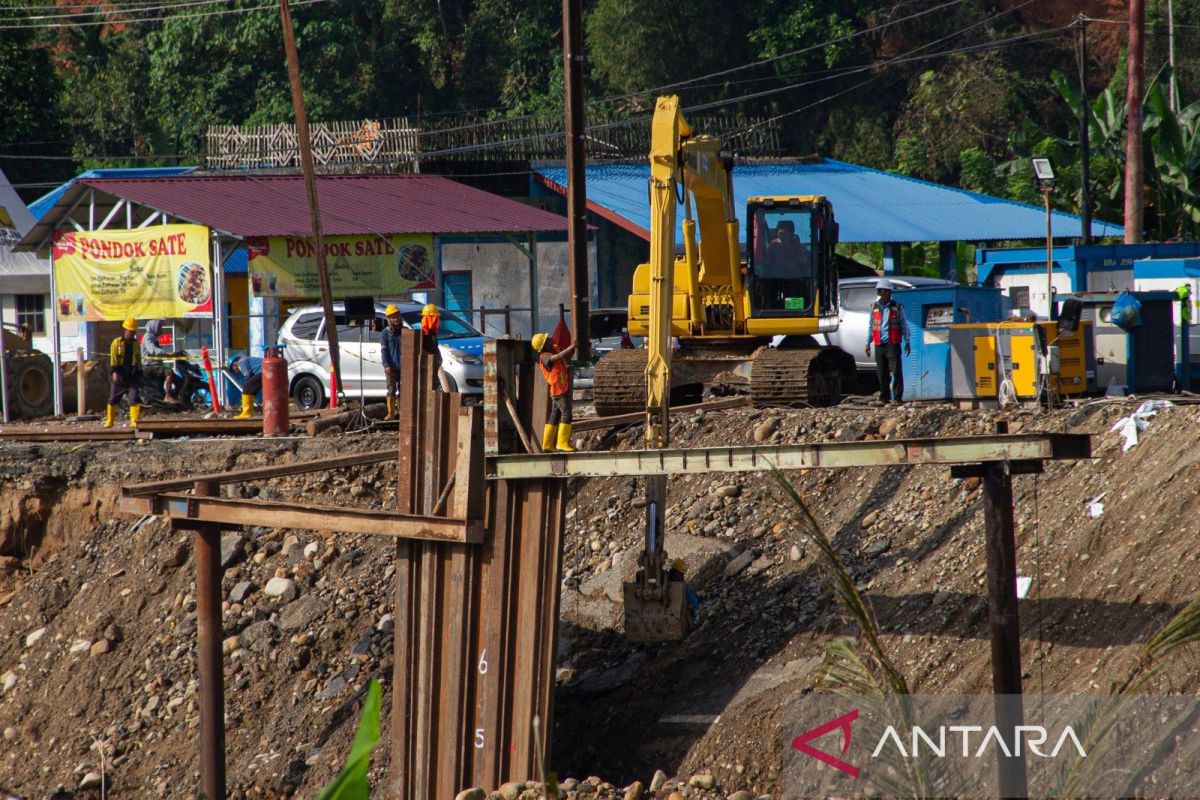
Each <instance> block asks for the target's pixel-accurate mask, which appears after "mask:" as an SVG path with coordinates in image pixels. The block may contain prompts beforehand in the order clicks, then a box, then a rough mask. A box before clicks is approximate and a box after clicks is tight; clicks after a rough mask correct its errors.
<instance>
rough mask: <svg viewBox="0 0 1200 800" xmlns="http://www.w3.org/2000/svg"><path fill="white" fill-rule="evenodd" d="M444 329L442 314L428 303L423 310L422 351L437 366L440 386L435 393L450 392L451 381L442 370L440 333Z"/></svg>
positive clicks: (436, 387) (435, 389)
mask: <svg viewBox="0 0 1200 800" xmlns="http://www.w3.org/2000/svg"><path fill="white" fill-rule="evenodd" d="M441 327H442V312H441V309H439V308H438V307H437V306H435V305H434V304H433V303H426V304H425V307H424V308H422V309H421V333H422V336H421V351H422V352H423V353H425V355H427V356H429V357H430V358H432V359H433V363H434V364H436V365H437V379H438V385H437V386H435V387H434V389H433V390H434V391H435V392H436V391H438V390H439V389H440V390H441V391H443V392H446V393H449V392H450V379H449V376H448V375H446V373H445V371H444V370H443V369H442V351H441V349H440V348H439V347H438V331H439V330H441Z"/></svg>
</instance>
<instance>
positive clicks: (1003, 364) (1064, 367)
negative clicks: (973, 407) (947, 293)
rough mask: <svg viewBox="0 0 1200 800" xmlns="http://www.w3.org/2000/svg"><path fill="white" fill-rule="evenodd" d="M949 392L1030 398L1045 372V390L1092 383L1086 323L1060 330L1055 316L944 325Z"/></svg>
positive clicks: (1086, 388)
mask: <svg viewBox="0 0 1200 800" xmlns="http://www.w3.org/2000/svg"><path fill="white" fill-rule="evenodd" d="M949 328H950V362H951V363H950V376H951V392H952V396H953V397H954V398H955V399H960V400H967V399H970V400H1000V399H1002V398H1013V399H1017V400H1032V399H1034V398H1036V397H1038V395H1039V393H1040V391H1041V387H1042V384H1043V381H1042V379H1041V376H1043V375H1045V376H1046V378H1047V381H1046V382H1047V384H1048V387H1049V390H1050V393H1051V395H1057V396H1060V397H1061V396H1070V395H1083V394H1087V393H1088V392H1090V391H1092V390H1093V389H1095V382H1096V355H1095V351H1094V349H1093V346H1092V336H1091V323H1090V322H1080V323H1079V327H1078V328H1076V329H1075V330H1074V331H1072V332H1071V333H1060V332H1059V330H1058V323H1057V322H1029V321H1025V320H1015V321H1012V322H985V323H963V324H956V325H950V326H949Z"/></svg>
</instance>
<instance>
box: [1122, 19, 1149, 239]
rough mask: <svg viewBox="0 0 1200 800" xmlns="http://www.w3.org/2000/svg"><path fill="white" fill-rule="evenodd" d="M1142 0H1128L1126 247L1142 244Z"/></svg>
mask: <svg viewBox="0 0 1200 800" xmlns="http://www.w3.org/2000/svg"><path fill="white" fill-rule="evenodd" d="M1145 26H1146V5H1145V0H1129V62H1128V65H1129V77H1128V85H1127V86H1126V89H1125V106H1126V117H1125V120H1126V122H1125V243H1126V244H1137V243H1138V242H1140V241H1142V214H1143V211H1144V202H1143V200H1144V198H1143V192H1144V188H1143V187H1144V185H1145V180H1144V178H1143V176H1142V94H1143V92H1142V55H1143V49H1144V47H1143V34H1144V32H1145Z"/></svg>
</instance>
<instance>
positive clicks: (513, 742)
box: [387, 332, 565, 800]
mask: <svg viewBox="0 0 1200 800" xmlns="http://www.w3.org/2000/svg"><path fill="white" fill-rule="evenodd" d="M402 336H403V337H404V338H402V344H401V371H402V372H403V373H404V375H405V378H404V379H403V380H402V381H401V395H400V404H399V408H400V419H401V422H400V440H399V445H400V454H401V457H400V462H399V469H398V475H397V481H398V486H397V489H398V494H397V497H398V503H397V505H398V508H399V510H401V511H407V512H410V513H420V512H429V511H431V510H432V509H433V508H434V507H435V506H436V505H437V504H438V503H439V501H440V500H441V497H442V495H443V493H446V496H447V500H446V502H447V505H448V509H447V510H448V512H450V513H453V514H455V515H458V514H460V513H463V512H462V511H461V509H464V508H465V509H468V512H467V513H470V511H469V510H470V509H472V508H483V509H485V511H486V516H485V518H484V520H483V524H484V527H485V534H484V538H483V541H482V543H481V545H479V546H472V545H467V544H450V543H444V542H429V541H425V542H421V541H410V540H401V541H399V542H398V543H397V551H396V555H397V559H398V563H397V565H396V608H395V611H394V614H395V619H396V631H395V635H394V645H393V646H394V648H395V651H394V662H393V681H394V684H393V686H394V689H393V692H392V697H393V707H392V728H391V731H392V732H391V737H392V738H391V748H392V753H391V761H390V774H389V776H388V780H387V789H388V796H389V797H393V798H404V800H440V799H441V798H445V797H454V796H456V795H457V794H458V793H459V792H460V791H462V790H463V789H464V788H466V787H471V786H480V787H483V788H485V789H488V790H496V789H498V788H499V787H500V785H501V784H503V783H505V782H507V781H513V780H525V779H527V778H528V777H529V776H531V775H534V774H536V764H535V758H534V754H533V749H534V748H533V737H532V723H533V718H534V717H535V716H536V717H540V719H541V720H542V723H543V725H545V726H546V729H547V730H548V729H549V728H550V727H551V725H552V718H553V708H552V695H553V681H554V667H555V662H554V658H555V645H556V640H555V637H556V636H557V621H558V605H557V604H558V587H559V583H560V582H561V578H562V532H563V529H564V527H565V523H564V514H565V486H563V485H562V482H561V481H557V480H549V481H520V482H515V481H514V482H503V481H493V482H487V481H485V480H483V479H482V474H483V462H484V454H483V448H482V447H481V446H480V442H481V440H483V439H485V438H486V439H487V440H488V441H489V442H496V441H504V442H508V443H510V444H511V446H513V447H517V448H523V447H524V445H523V443H522V442H521V440H520V437H519V434H518V433H517V431H516V425H515V420H517V419H519V420H521V421H522V423H523V424H525V425H530V424H537V423H539V422H540V421H541V420H542V419H544V418H545V414H546V411H547V408H548V397H547V396H546V388H545V382H544V381H542V380H541V378H540V376H537V375H536V374H535V368H534V366H533V365H532V363H531V362H532V359H528V360H529V361H530V363H529V364H528V365H527V366H525V367H524V368H518V364H519V363H521V362H522V361H523V360H525V359H526V354H528V353H530V352H531V351H530V350H529V346H528V344H527V343H522V342H516V341H513V342H499V343H497V344H498V349H499V353H497V348H496V347H494V346H493V345H492V344H491V343H489V344H488V346H487V353H486V354H485V364H486V365H487V366H486V371H487V374H488V375H489V376H490V378H488V379H486V380H485V391H488V392H490V393H491V396H492V397H494V398H495V400H496V401H497V403H495V404H492V405H486V404H485V407H484V408H483V409H480V408H478V407H474V408H469V409H464V408H461V407H460V406H459V404H458V400H457V398H454V399H452V398H448V397H446V396H445V395H442V394H438V393H432V392H430V391H429V390H428V388H429V386H430V382H431V379H432V374H433V373H432V372H431V371H430V370H429V369H428V366H427V365H424V364H422V365H418V364H417V363H416V362H417V360H418V358H417V356H416V355H415V354H414V355H409V352H410V351H409V347H410V344H413V343H415V341H416V337H415V335H414V334H410V333H409V332H406V333H405V334H402ZM498 366H499V369H497V367H498ZM410 375H411V380H410V379H409V376H410ZM501 391H503V392H504V393H506V394H508V395H509V399H510V400H511V401H512V403H511V405H512V408H511V410H510V409H509V408H508V405H507V404H505V403H504V400H503V396H502V394H501ZM498 409H499V412H497V410H498ZM468 426H469V428H470V431H469V432H468ZM485 429H486V430H487V434H486V436H481V435H480V434H482V433H483V432H484V431H485ZM451 480H453V484H452V486H451V488H450V489H449V490H447V488H446V487H447V486H450V482H451Z"/></svg>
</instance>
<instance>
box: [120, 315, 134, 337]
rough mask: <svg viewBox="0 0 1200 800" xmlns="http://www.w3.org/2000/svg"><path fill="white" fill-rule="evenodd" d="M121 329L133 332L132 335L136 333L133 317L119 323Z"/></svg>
mask: <svg viewBox="0 0 1200 800" xmlns="http://www.w3.org/2000/svg"><path fill="white" fill-rule="evenodd" d="M121 327H122V328H124V329H125V330H127V331H133V332H134V333H137V320H136V319H134V318H133V317H126V318H125V321H124V322H123V323H121Z"/></svg>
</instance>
